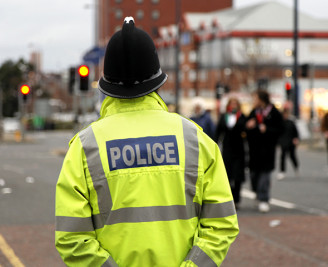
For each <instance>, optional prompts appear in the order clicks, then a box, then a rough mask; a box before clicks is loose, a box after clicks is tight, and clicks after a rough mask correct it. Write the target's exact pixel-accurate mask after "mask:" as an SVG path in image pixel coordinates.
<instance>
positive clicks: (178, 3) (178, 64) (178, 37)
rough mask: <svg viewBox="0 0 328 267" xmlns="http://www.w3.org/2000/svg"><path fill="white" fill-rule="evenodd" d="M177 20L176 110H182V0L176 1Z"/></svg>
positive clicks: (177, 111)
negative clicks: (180, 101) (180, 56)
mask: <svg viewBox="0 0 328 267" xmlns="http://www.w3.org/2000/svg"><path fill="white" fill-rule="evenodd" d="M175 5H176V6H175V20H176V27H177V33H176V44H175V112H176V113H179V112H180V107H179V98H180V61H179V54H180V15H181V0H176V2H175Z"/></svg>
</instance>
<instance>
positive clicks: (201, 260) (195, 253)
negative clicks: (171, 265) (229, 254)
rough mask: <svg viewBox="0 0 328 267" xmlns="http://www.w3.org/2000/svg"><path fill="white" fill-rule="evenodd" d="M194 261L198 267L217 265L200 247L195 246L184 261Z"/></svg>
mask: <svg viewBox="0 0 328 267" xmlns="http://www.w3.org/2000/svg"><path fill="white" fill-rule="evenodd" d="M188 260H190V261H192V262H193V263H195V264H196V265H197V266H202V267H214V266H217V265H216V263H215V262H214V261H213V260H212V259H211V258H210V257H209V256H208V255H207V254H206V253H205V252H204V251H203V250H202V249H201V248H199V247H197V246H193V247H192V249H191V250H190V252H189V253H188V255H187V257H186V258H185V260H184V261H188Z"/></svg>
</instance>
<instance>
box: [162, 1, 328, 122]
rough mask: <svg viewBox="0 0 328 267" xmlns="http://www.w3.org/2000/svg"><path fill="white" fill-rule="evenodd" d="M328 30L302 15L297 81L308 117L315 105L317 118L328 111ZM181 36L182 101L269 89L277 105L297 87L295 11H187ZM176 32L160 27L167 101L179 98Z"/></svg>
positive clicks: (278, 7) (267, 6) (272, 7)
mask: <svg viewBox="0 0 328 267" xmlns="http://www.w3.org/2000/svg"><path fill="white" fill-rule="evenodd" d="M327 29H328V21H326V20H322V19H316V18H313V17H310V16H308V15H306V14H299V32H298V36H299V41H298V59H299V60H298V63H299V69H298V77H299V102H300V104H301V105H300V108H301V114H302V116H303V117H307V114H310V111H309V109H310V108H311V105H314V108H315V111H316V114H317V115H318V116H320V114H321V113H322V112H323V111H325V110H328V91H327V88H328V63H327V62H328V45H327V40H328V30H327ZM180 32H181V34H180V53H179V70H180V71H179V76H180V77H179V81H180V88H179V90H180V99H181V101H182V102H183V101H184V102H185V101H186V100H188V99H191V98H192V97H194V96H203V97H204V98H207V99H211V100H214V99H215V98H216V97H217V95H218V92H217V91H218V90H217V89H218V88H221V89H222V88H224V89H223V92H230V93H231V92H233V93H236V94H239V95H241V96H243V94H244V95H247V94H249V93H250V92H251V91H253V90H255V89H256V88H258V87H261V88H263V89H267V90H269V91H270V93H271V94H272V96H273V99H274V101H275V102H276V104H277V105H278V106H282V105H283V104H284V102H285V101H286V92H285V87H284V85H285V84H286V83H287V82H288V83H291V84H292V83H293V79H292V76H293V62H294V57H293V49H294V47H293V46H294V43H293V9H292V8H290V7H288V6H285V5H282V4H279V3H278V2H266V3H264V4H257V5H253V6H250V7H246V8H242V9H233V8H229V9H224V10H219V11H214V12H213V11H212V12H204V13H192V12H186V13H184V14H183V16H182V25H181V28H180ZM176 33H177V30H176V27H175V26H172V25H169V26H166V27H161V28H160V29H159V38H157V39H156V45H157V47H158V53H159V57H160V60H161V65H162V68H163V69H164V70H165V71H166V72H167V73H168V75H169V80H168V82H167V83H166V84H165V85H164V87H163V88H162V91H161V94H162V95H163V97H164V99H165V100H166V101H167V102H173V101H174V98H175V90H176V89H175V86H176V83H175V74H176V69H175V65H176V64H175V51H176ZM304 67H306V68H304ZM303 69H306V71H304V70H303ZM292 86H293V87H294V85H293V84H292ZM219 93H222V92H219ZM187 113H188V111H187Z"/></svg>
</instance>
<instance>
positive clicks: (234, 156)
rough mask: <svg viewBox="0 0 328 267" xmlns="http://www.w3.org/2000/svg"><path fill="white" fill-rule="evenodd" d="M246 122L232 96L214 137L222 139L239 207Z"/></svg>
mask: <svg viewBox="0 0 328 267" xmlns="http://www.w3.org/2000/svg"><path fill="white" fill-rule="evenodd" d="M245 123H246V117H245V116H244V115H243V114H242V113H241V110H240V103H239V101H238V99H237V98H231V99H230V100H229V101H228V104H227V108H226V112H225V113H224V114H222V116H221V117H220V120H219V123H218V125H217V128H216V131H215V137H214V138H215V141H216V142H218V141H219V140H220V139H222V157H223V161H224V164H225V167H226V170H227V174H228V178H229V181H230V186H231V190H232V194H233V198H234V201H235V205H236V207H237V208H238V203H239V202H240V190H241V185H242V183H243V182H244V180H245V172H244V171H245V150H244V138H245Z"/></svg>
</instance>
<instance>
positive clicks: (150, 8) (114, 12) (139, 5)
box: [97, 0, 232, 46]
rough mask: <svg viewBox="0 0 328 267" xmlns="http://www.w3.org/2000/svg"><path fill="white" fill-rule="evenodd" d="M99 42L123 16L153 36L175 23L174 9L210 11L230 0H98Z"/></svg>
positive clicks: (227, 5)
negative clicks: (160, 28)
mask: <svg viewBox="0 0 328 267" xmlns="http://www.w3.org/2000/svg"><path fill="white" fill-rule="evenodd" d="M97 6H98V22H97V24H98V45H100V46H104V45H106V44H107V42H108V39H109V37H110V36H111V35H113V33H115V32H116V31H117V30H119V29H120V28H121V27H122V21H123V19H124V17H127V16H132V17H134V19H135V21H136V25H137V26H138V27H139V28H142V29H143V30H145V31H146V32H148V33H149V34H150V35H151V36H152V37H153V38H155V37H157V36H158V28H159V27H163V26H166V25H171V24H174V23H175V22H176V14H177V10H180V13H181V14H183V13H185V12H210V11H212V10H220V9H224V8H229V7H232V0H220V1H218V0H207V1H206V4H204V3H203V2H202V1H199V0H98V3H97Z"/></svg>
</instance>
